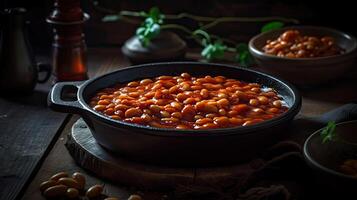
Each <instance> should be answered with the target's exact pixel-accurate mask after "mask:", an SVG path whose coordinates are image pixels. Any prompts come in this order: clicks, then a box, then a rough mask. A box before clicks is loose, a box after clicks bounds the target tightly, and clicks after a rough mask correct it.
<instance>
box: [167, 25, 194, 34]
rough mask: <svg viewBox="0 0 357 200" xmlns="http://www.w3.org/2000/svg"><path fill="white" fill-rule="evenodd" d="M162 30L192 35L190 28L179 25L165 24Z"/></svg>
mask: <svg viewBox="0 0 357 200" xmlns="http://www.w3.org/2000/svg"><path fill="white" fill-rule="evenodd" d="M161 29H179V30H181V31H183V32H185V33H187V34H189V35H192V31H191V30H190V29H188V28H186V27H185V26H181V25H178V24H164V25H161Z"/></svg>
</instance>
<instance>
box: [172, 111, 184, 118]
mask: <svg viewBox="0 0 357 200" xmlns="http://www.w3.org/2000/svg"><path fill="white" fill-rule="evenodd" d="M171 117H175V118H177V119H180V118H181V117H182V115H181V113H180V112H173V113H171Z"/></svg>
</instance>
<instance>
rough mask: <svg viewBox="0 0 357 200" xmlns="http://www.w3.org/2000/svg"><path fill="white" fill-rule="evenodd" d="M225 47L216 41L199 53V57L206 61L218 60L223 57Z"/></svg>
mask: <svg viewBox="0 0 357 200" xmlns="http://www.w3.org/2000/svg"><path fill="white" fill-rule="evenodd" d="M226 49H227V46H226V45H224V44H223V43H222V41H220V40H217V41H215V42H214V43H213V44H208V45H207V46H206V47H205V48H204V49H203V50H202V52H201V55H202V56H203V57H204V58H206V59H207V60H212V59H219V58H222V57H223V56H224V52H225V50H226Z"/></svg>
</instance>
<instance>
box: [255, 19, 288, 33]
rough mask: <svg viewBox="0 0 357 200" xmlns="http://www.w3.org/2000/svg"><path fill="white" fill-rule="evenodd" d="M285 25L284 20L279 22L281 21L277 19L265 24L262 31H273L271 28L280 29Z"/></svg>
mask: <svg viewBox="0 0 357 200" xmlns="http://www.w3.org/2000/svg"><path fill="white" fill-rule="evenodd" d="M283 26H284V23H283V22H279V21H275V22H269V23H267V24H265V25H264V26H263V27H262V29H261V32H262V33H264V32H267V31H271V30H275V29H280V28H282V27H283Z"/></svg>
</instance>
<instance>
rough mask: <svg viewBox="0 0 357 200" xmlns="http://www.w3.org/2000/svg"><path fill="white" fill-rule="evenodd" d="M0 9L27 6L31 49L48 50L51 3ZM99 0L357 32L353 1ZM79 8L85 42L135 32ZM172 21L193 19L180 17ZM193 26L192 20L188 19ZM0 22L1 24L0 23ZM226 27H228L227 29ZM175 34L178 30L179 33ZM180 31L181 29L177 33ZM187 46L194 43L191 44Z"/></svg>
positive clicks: (248, 27)
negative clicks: (83, 16)
mask: <svg viewBox="0 0 357 200" xmlns="http://www.w3.org/2000/svg"><path fill="white" fill-rule="evenodd" d="M0 2H1V3H0V8H1V9H4V8H9V7H25V8H26V9H27V11H28V16H27V17H28V19H29V21H30V22H31V23H30V24H29V26H28V31H29V39H30V42H31V44H32V47H33V49H34V52H35V54H43V53H48V54H49V53H50V49H51V42H52V37H53V36H52V31H51V27H50V25H48V24H47V23H46V22H45V18H46V17H47V16H48V15H49V13H50V11H51V9H52V8H53V1H50V0H35V1H29V0H1V1H0ZM97 2H98V5H100V6H101V7H102V8H106V9H108V10H109V12H110V11H120V10H132V11H147V10H149V9H150V8H151V7H153V6H157V7H159V8H160V10H161V11H162V12H163V13H165V14H177V13H180V12H188V13H191V14H195V15H202V16H216V17H221V16H235V17H238V16H239V17H245V16H252V17H259V16H282V17H291V18H296V19H298V20H300V22H301V24H304V25H319V26H327V27H332V28H336V29H339V30H341V31H345V32H347V33H352V34H354V35H356V33H357V29H355V27H354V26H352V25H351V23H350V24H349V23H345V22H346V21H347V22H348V21H353V19H355V18H356V17H357V16H356V15H357V14H356V12H355V11H354V5H353V1H347V0H339V1H338V2H337V1H325V2H323V3H321V2H319V1H311V0H304V1H289V0H285V1H283V0H205V1H192V0H170V1H155V0H120V1H119V0H98V1H97ZM82 8H83V10H84V11H85V12H87V13H89V14H90V16H91V19H90V20H89V21H88V22H87V23H86V24H85V34H86V43H87V45H88V47H96V46H118V47H119V46H120V45H121V44H122V43H123V42H124V41H125V40H127V39H128V38H129V37H130V36H132V35H133V34H134V33H135V28H136V26H135V25H132V24H128V23H125V22H112V23H103V22H102V21H101V19H102V17H103V16H104V15H105V14H108V13H109V12H107V11H105V12H104V11H103V10H98V9H97V8H96V6H94V1H93V0H85V1H84V0H83V1H82ZM176 23H185V24H190V23H193V22H192V21H190V20H187V19H184V20H181V21H176ZM192 25H193V26H194V24H192ZM0 26H1V25H0ZM261 26H262V24H257V23H222V24H220V25H218V26H215V27H213V28H212V29H211V30H210V32H212V33H216V34H219V35H221V36H224V37H228V38H231V39H234V40H236V41H248V40H249V38H250V37H252V36H254V35H256V34H257V33H259V30H260V28H261ZM228 30H229V31H228ZM178 33H179V32H178ZM179 34H180V33H179ZM189 45H193V44H190V42H189Z"/></svg>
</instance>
